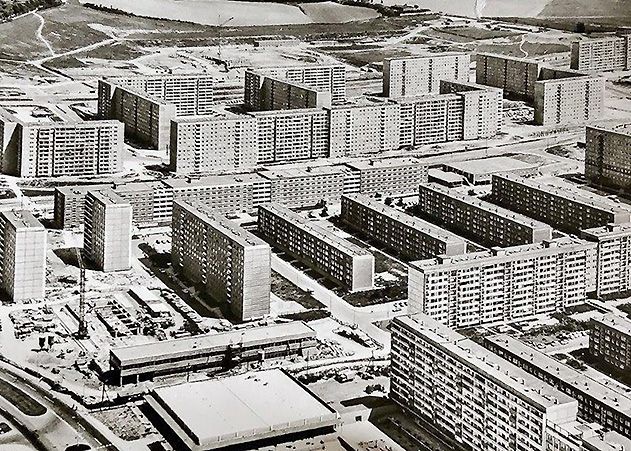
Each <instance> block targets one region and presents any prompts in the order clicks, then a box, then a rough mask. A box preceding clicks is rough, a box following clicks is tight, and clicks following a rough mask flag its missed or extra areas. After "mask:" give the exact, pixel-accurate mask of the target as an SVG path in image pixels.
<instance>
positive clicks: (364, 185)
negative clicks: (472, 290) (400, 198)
mask: <svg viewBox="0 0 631 451" xmlns="http://www.w3.org/2000/svg"><path fill="white" fill-rule="evenodd" d="M346 166H348V167H349V168H351V170H352V171H356V172H358V173H359V192H360V193H362V194H366V195H368V194H377V193H379V194H381V195H385V196H389V195H392V194H399V195H400V194H413V193H416V190H417V189H418V186H419V185H420V184H421V183H427V170H428V169H427V165H426V164H425V163H423V161H422V160H418V159H415V158H406V157H401V158H387V159H383V160H364V161H355V162H350V163H346Z"/></svg>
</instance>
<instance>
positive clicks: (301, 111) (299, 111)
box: [246, 108, 327, 117]
mask: <svg viewBox="0 0 631 451" xmlns="http://www.w3.org/2000/svg"><path fill="white" fill-rule="evenodd" d="M246 114H248V115H249V116H252V117H265V116H304V115H313V114H327V112H326V110H325V109H324V108H292V109H289V110H269V111H248V112H247V113H246Z"/></svg>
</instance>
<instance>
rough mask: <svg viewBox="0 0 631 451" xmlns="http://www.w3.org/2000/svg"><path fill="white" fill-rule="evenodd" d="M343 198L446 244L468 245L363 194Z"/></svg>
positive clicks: (443, 231)
mask: <svg viewBox="0 0 631 451" xmlns="http://www.w3.org/2000/svg"><path fill="white" fill-rule="evenodd" d="M342 197H343V198H344V197H346V198H348V199H349V200H352V201H353V202H358V203H360V204H362V205H363V206H365V207H367V208H370V209H371V210H374V211H376V212H378V213H381V214H383V215H386V216H388V217H389V218H392V219H394V220H396V221H398V222H401V223H403V224H405V225H407V226H409V227H411V228H413V229H414V230H417V231H419V232H422V233H425V234H426V235H428V236H430V237H432V238H436V239H439V240H442V241H444V242H445V243H466V241H465V239H464V238H462V237H461V236H458V235H456V234H455V233H452V232H450V231H448V230H445V229H443V228H442V227H438V226H436V225H434V224H432V223H431V222H427V221H425V220H423V219H421V218H418V217H416V216H410V215H408V214H407V213H404V212H402V211H399V210H397V209H395V208H392V207H389V206H387V205H384V204H382V203H381V202H377V201H376V200H374V199H371V198H370V197H368V196H365V195H363V194H344V195H343V196H342Z"/></svg>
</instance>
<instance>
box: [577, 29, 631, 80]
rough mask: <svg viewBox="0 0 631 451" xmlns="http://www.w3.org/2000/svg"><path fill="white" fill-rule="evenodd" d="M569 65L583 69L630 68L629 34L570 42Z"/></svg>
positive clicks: (630, 47)
mask: <svg viewBox="0 0 631 451" xmlns="http://www.w3.org/2000/svg"><path fill="white" fill-rule="evenodd" d="M571 58H572V61H571V64H570V67H571V68H572V69H576V70H583V71H601V72H602V71H610V70H629V69H631V34H629V35H626V36H608V37H604V38H595V39H593V38H590V39H584V40H581V41H576V42H573V43H572V56H571Z"/></svg>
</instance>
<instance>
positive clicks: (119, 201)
mask: <svg viewBox="0 0 631 451" xmlns="http://www.w3.org/2000/svg"><path fill="white" fill-rule="evenodd" d="M88 194H89V195H91V196H92V197H94V198H95V199H97V200H98V201H99V202H101V203H102V204H104V205H120V206H130V203H129V202H127V201H126V200H125V199H123V198H122V197H121V196H119V195H118V194H116V192H114V190H112V189H111V188H105V189H103V190H98V191H97V190H95V191H88Z"/></svg>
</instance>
